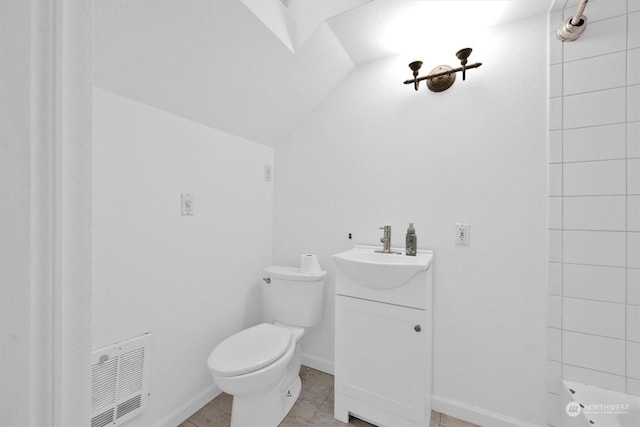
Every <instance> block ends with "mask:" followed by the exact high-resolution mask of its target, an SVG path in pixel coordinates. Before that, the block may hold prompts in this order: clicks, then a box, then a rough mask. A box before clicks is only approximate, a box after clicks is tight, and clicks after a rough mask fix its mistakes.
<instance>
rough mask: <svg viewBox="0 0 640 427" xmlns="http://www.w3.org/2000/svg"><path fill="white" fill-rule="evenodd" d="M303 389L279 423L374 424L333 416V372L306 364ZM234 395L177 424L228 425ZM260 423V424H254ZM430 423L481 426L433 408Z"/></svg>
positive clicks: (434, 426) (314, 426)
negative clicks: (345, 420)
mask: <svg viewBox="0 0 640 427" xmlns="http://www.w3.org/2000/svg"><path fill="white" fill-rule="evenodd" d="M300 378H301V379H302V391H301V392H300V397H299V398H298V401H297V402H296V404H295V405H294V406H293V408H291V411H290V412H289V415H287V417H286V418H285V419H284V420H283V421H282V423H280V427H338V426H345V425H349V426H360V427H372V425H371V424H369V423H367V422H364V421H362V420H359V419H357V418H351V419H350V420H349V424H345V423H343V422H340V421H338V420H336V419H334V418H333V375H329V374H326V373H324V372H320V371H317V370H315V369H312V368H308V367H306V366H303V367H302V369H301V370H300ZM231 399H232V398H231V396H230V395H228V394H226V393H222V394H220V395H219V396H218V397H216V398H215V399H213V400H212V401H211V402H209V403H207V404H206V405H205V406H203V407H202V408H201V409H200V410H199V411H198V412H196V413H195V414H193V415H192V416H191V417H190V418H189V419H188V420H186V421H185V422H183V423H182V424H180V426H178V427H229V421H230V420H231ZM251 427H259V426H251ZM430 427H478V426H476V425H475V424H470V423H468V422H465V421H462V420H459V419H457V418H453V417H450V416H448V415H446V414H441V413H439V412H435V411H434V412H431V425H430Z"/></svg>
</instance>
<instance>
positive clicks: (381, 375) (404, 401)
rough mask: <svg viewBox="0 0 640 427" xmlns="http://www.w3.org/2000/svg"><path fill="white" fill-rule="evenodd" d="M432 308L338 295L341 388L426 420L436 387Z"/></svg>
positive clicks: (338, 376)
mask: <svg viewBox="0 0 640 427" xmlns="http://www.w3.org/2000/svg"><path fill="white" fill-rule="evenodd" d="M426 313H427V312H426V311H424V310H418V309H413V308H407V307H400V306H397V305H391V304H383V303H378V302H373V301H367V300H361V299H357V298H350V297H344V296H336V365H335V381H336V393H342V394H344V395H347V396H350V397H352V398H354V399H357V400H359V401H361V402H365V403H367V404H369V405H373V406H375V407H377V408H379V409H382V410H385V411H388V412H391V413H393V414H397V415H399V416H402V417H404V418H407V419H410V420H412V421H415V422H417V423H420V422H424V420H425V417H427V414H425V411H426V407H427V402H426V399H427V390H428V389H427V387H430V383H429V382H428V378H427V364H428V363H430V358H428V357H427V351H428V348H427V346H428V339H427V338H428V337H427V335H428V334H427V331H428V329H427V328H431V325H429V324H426V322H425V320H426V319H427V316H426ZM427 419H428V418H427Z"/></svg>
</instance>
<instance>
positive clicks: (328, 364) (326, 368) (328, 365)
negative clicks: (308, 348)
mask: <svg viewBox="0 0 640 427" xmlns="http://www.w3.org/2000/svg"><path fill="white" fill-rule="evenodd" d="M302 364H303V365H304V366H308V367H310V368H313V369H317V370H318V371H322V372H325V373H327V374H331V375H334V372H335V371H334V364H333V361H331V360H327V359H322V358H320V357H317V356H312V355H310V354H307V353H302Z"/></svg>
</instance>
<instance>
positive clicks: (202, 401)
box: [154, 384, 222, 427]
mask: <svg viewBox="0 0 640 427" xmlns="http://www.w3.org/2000/svg"><path fill="white" fill-rule="evenodd" d="M220 393H222V390H220V389H219V388H218V387H217V386H216V385H215V384H213V385H211V386H209V387H207V388H206V389H204V390H202V391H201V392H200V393H198V394H196V395H195V396H194V397H192V398H191V399H189V400H188V401H187V402H186V403H185V404H184V405H181V406H180V407H179V408H177V409H176V410H174V411H172V412H171V413H170V414H169V415H167V416H166V417H164V418H163V419H161V420H160V421H158V422H157V423H156V424H154V427H176V426H177V425H180V424H181V423H182V422H183V421H184V420H186V419H187V418H189V417H190V416H191V415H193V414H195V413H196V412H197V411H198V409H200V408H202V407H203V406H204V405H206V404H207V403H209V402H210V401H211V400H213V399H214V398H215V397H216V396H218V395H219V394H220Z"/></svg>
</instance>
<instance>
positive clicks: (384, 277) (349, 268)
mask: <svg viewBox="0 0 640 427" xmlns="http://www.w3.org/2000/svg"><path fill="white" fill-rule="evenodd" d="M379 249H380V248H377V247H375V246H362V245H356V246H354V247H353V249H349V250H348V251H345V252H340V253H338V254H335V255H334V256H333V259H334V261H335V262H336V264H337V266H338V268H339V269H341V270H342V272H344V274H345V276H347V277H348V278H349V279H351V280H353V281H354V282H356V283H357V284H359V285H360V286H364V287H366V288H370V289H393V288H397V287H399V286H402V285H404V284H405V283H407V282H409V281H410V280H411V279H412V278H413V277H414V276H415V275H416V274H418V272H420V271H425V270H427V268H429V265H430V264H431V259H432V255H431V253H430V252H421V251H420V250H419V251H418V253H417V255H416V256H406V255H405V254H404V253H402V254H386V253H378V252H375V251H376V250H379ZM396 251H397V250H396Z"/></svg>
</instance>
